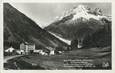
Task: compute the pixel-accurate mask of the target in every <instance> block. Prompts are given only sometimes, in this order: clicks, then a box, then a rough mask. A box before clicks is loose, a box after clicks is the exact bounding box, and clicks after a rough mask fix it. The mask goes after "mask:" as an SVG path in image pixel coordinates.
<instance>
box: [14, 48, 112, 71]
mask: <svg viewBox="0 0 115 73" xmlns="http://www.w3.org/2000/svg"><path fill="white" fill-rule="evenodd" d="M14 61H16V62H17V65H18V66H19V67H20V69H45V70H68V69H72V70H74V69H111V48H110V47H106V48H90V49H77V50H72V51H66V52H64V53H63V54H61V55H52V56H42V55H26V56H22V57H20V58H15V59H14ZM76 61H77V62H79V61H81V63H82V64H85V63H86V62H87V63H86V65H87V64H88V65H89V66H87V67H81V66H80V67H78V66H76V63H75V62H76ZM72 62H73V63H72ZM71 63H72V64H74V66H73V67H71V66H65V64H69V65H71ZM30 65H31V66H30ZM86 65H85V66H86Z"/></svg>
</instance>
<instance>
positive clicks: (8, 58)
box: [4, 55, 23, 63]
mask: <svg viewBox="0 0 115 73" xmlns="http://www.w3.org/2000/svg"><path fill="white" fill-rule="evenodd" d="M21 56H23V55H14V56H6V57H4V63H7V61H8V60H10V59H13V58H17V57H21Z"/></svg>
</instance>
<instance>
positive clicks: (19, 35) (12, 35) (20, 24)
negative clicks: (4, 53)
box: [4, 3, 67, 48]
mask: <svg viewBox="0 0 115 73" xmlns="http://www.w3.org/2000/svg"><path fill="white" fill-rule="evenodd" d="M38 25H39V24H36V23H35V22H34V21H33V20H31V19H30V18H29V17H27V16H26V15H24V14H23V13H21V12H20V11H18V10H17V9H16V8H14V7H13V6H11V5H10V4H8V3H4V47H6V46H11V45H12V46H13V47H16V48H19V43H21V42H32V43H35V45H36V47H39V46H42V47H46V46H50V47H58V46H61V47H63V46H66V45H67V44H65V43H63V42H62V41H60V40H59V39H57V38H56V37H54V36H53V35H51V34H50V33H48V32H47V31H46V30H44V29H42V28H40V27H39V26H38ZM16 44H18V45H16Z"/></svg>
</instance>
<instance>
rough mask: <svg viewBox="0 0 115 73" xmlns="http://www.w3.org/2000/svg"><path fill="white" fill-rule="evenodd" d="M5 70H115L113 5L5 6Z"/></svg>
mask: <svg viewBox="0 0 115 73" xmlns="http://www.w3.org/2000/svg"><path fill="white" fill-rule="evenodd" d="M3 38H4V39H3V69H4V70H111V69H112V4H111V3H109V2H107V3H106V2H103V3H98V2H93V3H90V2H89V3H88V2H87V3H82V2H81V3H77V2H74V3H69V2H68V3H50V2H48V3H10V2H4V3H3Z"/></svg>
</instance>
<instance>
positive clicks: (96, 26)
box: [45, 5, 111, 46]
mask: <svg viewBox="0 0 115 73" xmlns="http://www.w3.org/2000/svg"><path fill="white" fill-rule="evenodd" d="M45 30H47V31H49V32H51V33H53V34H55V35H56V36H59V37H60V38H64V39H66V40H68V41H70V42H71V44H73V42H74V41H75V40H76V39H77V38H79V37H83V36H84V35H87V36H88V37H86V38H85V42H89V41H87V40H89V39H93V44H94V41H96V43H95V44H97V43H99V44H98V45H102V46H107V45H110V43H111V17H109V16H106V15H104V14H103V13H102V11H101V9H97V8H96V9H95V10H91V9H90V8H87V7H85V6H83V5H79V6H78V7H75V8H73V9H71V10H68V11H67V12H66V13H65V14H64V15H63V16H62V17H60V18H59V19H57V20H56V21H54V22H53V23H51V24H50V25H49V26H47V27H45ZM89 36H92V37H90V38H89ZM106 39H107V40H106ZM85 42H84V43H85ZM106 42H108V43H106ZM76 43H77V42H76ZM90 44H91V42H90Z"/></svg>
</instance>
